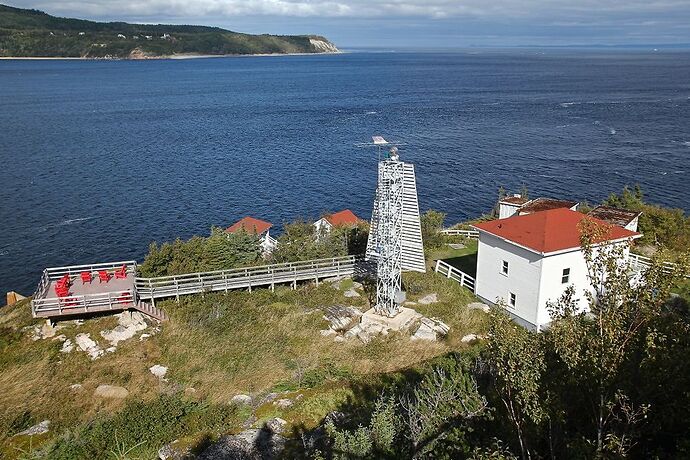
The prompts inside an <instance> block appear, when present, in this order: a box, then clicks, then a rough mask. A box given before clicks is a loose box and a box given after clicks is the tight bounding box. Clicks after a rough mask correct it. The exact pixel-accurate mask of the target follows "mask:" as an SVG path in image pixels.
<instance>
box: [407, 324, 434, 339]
mask: <svg viewBox="0 0 690 460" xmlns="http://www.w3.org/2000/svg"><path fill="white" fill-rule="evenodd" d="M410 339H411V340H426V341H428V342H435V341H436V331H434V330H433V329H432V328H431V327H430V326H429V325H428V324H425V323H422V324H420V325H419V329H417V332H415V333H414V335H412V337H410Z"/></svg>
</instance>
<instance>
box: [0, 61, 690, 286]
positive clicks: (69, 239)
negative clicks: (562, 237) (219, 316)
mask: <svg viewBox="0 0 690 460" xmlns="http://www.w3.org/2000/svg"><path fill="white" fill-rule="evenodd" d="M689 75H690V53H686V52H673V53H671V52H668V53H652V52H620V53H618V52H616V53H612V52H610V51H608V52H601V51H547V52H542V51H535V50H516V51H482V50H474V51H457V52H353V53H349V54H342V55H328V56H325V55H324V56H289V57H245V58H227V59H198V60H181V61H167V60H161V61H122V62H96V61H94V62H90V61H0V164H1V165H2V186H1V187H0V222H1V224H2V233H0V292H3V293H4V292H5V291H7V290H11V289H13V290H18V291H19V292H22V293H24V294H30V293H31V292H32V291H33V289H34V287H35V285H36V283H37V282H38V279H39V276H40V273H41V270H42V269H43V268H44V267H46V266H62V265H70V264H81V263H92V262H99V261H113V260H124V259H131V258H135V259H138V260H140V259H141V258H142V257H143V255H144V254H145V253H146V250H147V246H148V244H149V243H150V242H151V241H153V240H159V241H160V240H170V239H174V238H176V237H178V236H179V237H182V238H187V237H189V236H191V235H193V234H206V233H207V232H208V231H209V228H210V227H211V226H212V225H217V226H227V225H229V224H231V223H232V222H234V221H235V220H237V219H239V218H240V217H242V216H244V215H247V214H250V215H253V216H256V217H259V218H262V219H266V220H269V221H271V222H273V223H274V224H276V225H277V226H279V225H280V224H281V223H283V222H285V221H289V220H292V219H294V218H297V217H304V218H314V217H318V216H319V215H320V214H321V213H322V212H324V211H328V210H339V209H342V208H345V207H347V208H351V209H353V210H354V211H355V212H356V213H357V214H358V215H360V216H362V217H365V218H368V217H369V214H370V212H371V204H372V198H373V192H374V185H375V180H376V173H375V170H376V152H375V151H374V150H370V149H362V148H356V147H355V144H356V143H358V142H364V141H367V140H369V139H370V136H372V135H376V134H380V135H383V136H385V137H386V138H387V139H389V140H395V141H401V142H405V143H406V144H407V145H406V146H405V147H404V148H402V149H401V156H402V158H403V159H404V160H405V161H409V162H412V163H414V164H415V165H416V168H417V176H418V188H419V199H420V205H421V207H422V209H429V208H434V209H439V210H442V211H444V212H446V213H447V214H448V218H447V222H448V223H452V222H457V221H460V220H463V219H467V218H469V217H473V216H477V215H479V214H481V213H483V212H485V211H488V210H489V209H490V208H491V207H492V205H493V203H494V201H495V199H496V193H497V189H498V187H499V186H501V185H503V186H504V187H506V188H507V189H508V190H510V191H518V190H519V188H520V187H521V186H522V184H526V185H527V186H528V187H529V190H530V193H531V195H533V196H536V195H544V196H552V197H561V198H574V199H577V200H589V201H590V202H597V201H599V200H601V199H602V198H604V197H605V196H607V195H608V194H609V193H610V192H613V191H618V190H620V189H621V188H622V187H623V186H624V185H625V184H635V183H639V184H640V185H641V186H642V187H643V189H644V191H645V192H646V194H647V197H648V199H649V200H650V201H652V202H655V203H659V204H663V205H667V206H674V207H680V208H684V209H688V206H687V198H686V197H687V195H688V173H689V172H690V159H689V156H690V78H688V76H689Z"/></svg>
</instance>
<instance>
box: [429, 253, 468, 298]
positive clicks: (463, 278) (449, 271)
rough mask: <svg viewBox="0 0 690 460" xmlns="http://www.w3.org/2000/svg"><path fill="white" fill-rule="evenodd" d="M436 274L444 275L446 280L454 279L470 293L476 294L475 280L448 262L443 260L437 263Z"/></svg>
mask: <svg viewBox="0 0 690 460" xmlns="http://www.w3.org/2000/svg"><path fill="white" fill-rule="evenodd" d="M434 271H435V272H436V273H440V274H441V275H444V276H445V277H446V278H449V279H452V280H455V281H457V282H458V283H460V285H461V286H464V287H466V288H467V289H469V290H470V291H472V292H474V282H475V280H474V278H473V277H471V276H470V275H468V274H467V273H465V272H463V271H461V270H458V269H457V268H455V267H453V266H452V265H450V264H449V263H447V262H444V261H442V260H440V259H439V260H437V261H436V268H435V269H434Z"/></svg>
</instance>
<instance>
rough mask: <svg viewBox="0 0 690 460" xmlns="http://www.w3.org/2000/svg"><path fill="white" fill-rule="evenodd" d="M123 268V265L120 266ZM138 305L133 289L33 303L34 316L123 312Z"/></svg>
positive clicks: (39, 300)
mask: <svg viewBox="0 0 690 460" xmlns="http://www.w3.org/2000/svg"><path fill="white" fill-rule="evenodd" d="M120 266H122V265H120ZM136 304H137V295H136V292H135V291H133V290H132V289H127V290H125V291H119V292H103V293H100V294H88V295H72V296H68V297H59V298H51V299H34V300H33V301H32V303H31V305H32V308H33V312H34V316H47V317H52V316H62V315H75V314H82V313H92V312H100V311H104V310H123V309H126V308H132V307H134V306H136Z"/></svg>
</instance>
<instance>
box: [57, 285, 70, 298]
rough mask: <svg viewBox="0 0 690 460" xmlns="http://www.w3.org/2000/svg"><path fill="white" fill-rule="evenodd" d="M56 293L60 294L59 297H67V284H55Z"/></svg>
mask: <svg viewBox="0 0 690 460" xmlns="http://www.w3.org/2000/svg"><path fill="white" fill-rule="evenodd" d="M55 293H56V294H57V295H58V297H66V296H67V295H69V288H68V287H67V286H63V287H60V286H55Z"/></svg>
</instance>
